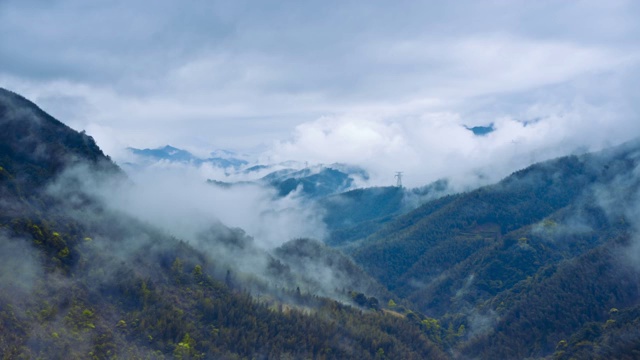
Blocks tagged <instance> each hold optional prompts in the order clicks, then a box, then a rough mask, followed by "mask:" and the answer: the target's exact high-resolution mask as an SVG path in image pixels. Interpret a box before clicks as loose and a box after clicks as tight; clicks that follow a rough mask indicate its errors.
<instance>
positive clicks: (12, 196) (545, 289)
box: [0, 89, 640, 359]
mask: <svg viewBox="0 0 640 360" xmlns="http://www.w3.org/2000/svg"><path fill="white" fill-rule="evenodd" d="M165 150H167V151H170V152H171V151H172V149H165ZM639 165H640V141H634V142H629V143H626V144H623V145H621V146H618V147H615V148H611V149H608V150H604V151H601V152H598V153H591V154H583V155H574V156H567V157H563V158H558V159H555V160H551V161H547V162H543V163H539V164H535V165H533V166H531V167H528V168H526V169H523V170H520V171H517V172H515V173H513V174H512V175H510V176H509V177H507V178H505V179H504V180H502V181H501V182H499V183H497V184H494V185H490V186H485V187H482V188H478V189H476V190H473V191H469V192H466V193H461V194H450V195H445V196H442V195H443V194H445V193H446V192H447V191H449V190H448V188H447V184H446V182H445V181H443V182H437V183H434V184H431V185H429V186H426V187H424V188H422V189H417V190H407V189H402V188H398V187H383V188H369V189H357V190H351V191H347V192H345V193H340V194H334V193H332V192H330V191H327V192H323V191H324V190H323V189H324V187H323V186H324V185H323V184H327V188H332V189H335V188H337V187H340V186H343V185H344V186H348V184H347V183H348V180H347V179H346V178H344V177H343V176H342V175H341V174H349V171H351V170H348V169H334V170H335V171H337V172H339V173H341V174H336V173H333V172H331V171H325V170H327V169H329V168H324V169H320V171H315V170H312V169H306V170H308V171H307V172H304V170H303V171H302V172H299V173H297V171H299V170H292V171H289V172H282V173H274V174H273V176H272V177H271V178H266V179H265V180H264V181H266V182H268V181H270V180H272V181H274V183H275V184H280V185H283V184H285V183H286V182H287V181H288V180H287V179H294V180H295V181H293V182H292V183H291V184H290V185H291V186H289V187H286V186H285V187H284V188H283V189H284V192H283V195H286V194H288V192H287V191H289V192H290V191H295V190H296V189H298V190H297V191H301V190H299V189H301V188H302V187H304V186H305V185H304V184H306V183H305V182H307V181H308V182H313V183H314V184H315V185H316V186H318V187H316V188H311V187H310V188H309V189H315V190H318V192H317V194H320V195H318V197H316V198H315V200H314V201H317V203H316V204H317V206H318V209H319V211H321V212H322V213H321V214H320V215H321V217H322V218H323V219H324V221H325V223H326V225H327V228H328V230H329V233H330V236H329V238H328V240H327V244H323V243H322V242H320V241H317V240H313V239H283V241H282V245H280V246H278V247H277V248H275V249H266V248H264V247H262V246H259V244H257V243H256V240H255V239H253V238H252V237H250V236H248V235H247V234H246V233H245V232H244V231H243V230H242V229H237V228H229V227H227V226H225V225H224V224H221V223H219V222H217V221H214V220H212V221H210V223H207V224H206V226H205V227H204V228H202V229H193V231H191V232H190V233H184V234H182V233H180V232H179V231H178V230H177V229H176V231H175V232H172V233H167V232H166V231H163V230H160V229H158V228H157V227H155V226H154V225H153V224H151V223H146V222H143V221H141V220H139V219H137V218H136V217H134V216H132V215H129V214H128V213H126V212H123V211H121V210H119V209H118V208H115V207H113V206H112V205H111V203H110V202H109V201H108V200H109V198H110V197H112V196H113V195H114V194H115V193H116V192H118V191H122V190H123V189H129V187H131V186H132V180H129V179H127V177H126V176H125V175H124V173H123V172H122V171H121V170H120V169H119V168H118V166H116V165H115V164H114V163H113V162H112V161H111V160H110V159H109V158H108V157H107V156H105V154H103V152H102V151H101V150H100V149H99V148H98V146H97V145H96V143H95V142H94V141H93V139H92V138H91V137H89V136H87V135H86V134H83V133H78V132H76V131H74V130H72V129H70V128H69V127H67V126H65V125H64V124H62V123H61V122H59V121H58V120H56V119H54V118H52V117H51V116H49V115H47V114H46V113H45V112H44V111H42V110H41V109H39V108H38V107H37V106H36V105H35V104H33V103H31V102H29V101H28V100H26V99H24V98H22V97H21V96H19V95H16V94H14V93H12V92H9V91H6V90H2V89H0V195H1V198H0V290H1V291H0V353H2V354H3V358H7V359H13V358H78V359H85V358H93V359H112V358H127V359H156V358H167V359H168V358H182V359H187V358H192V359H197V358H202V359H345V358H347V359H382V358H387V359H446V358H455V359H524V358H546V359H574V358H579V359H583V358H599V359H636V358H639V357H640V335H639V334H638V332H637V328H638V324H639V323H640V250H639V249H640V243H638V236H637V231H638V228H639V225H640V223H639V222H638V216H637V215H638V213H639V212H638V210H640V208H639V207H638V200H639V199H640V192H639V191H640V177H639V175H638V174H639V169H640V168H639V167H638V166H639ZM316 170H317V169H316ZM315 175H318V177H317V178H312V177H313V176H315ZM347 178H348V176H347ZM334 180H335V181H334ZM345 181H346V182H345ZM301 184H302V186H301ZM319 184H320V185H322V186H319ZM280 185H278V186H280ZM283 186H284V185H283ZM336 186H337V187H336ZM347 188H348V187H347ZM315 190H314V191H315ZM313 196H314V195H313V194H311V195H310V197H309V198H313ZM427 200H428V201H427ZM424 201H427V202H426V203H424V204H422V205H420V206H418V205H419V204H420V203H422V202H424ZM416 206H418V207H417V208H415V207H416ZM411 209H414V210H411ZM150 210H152V209H150ZM407 211H408V212H407ZM287 240H289V241H287ZM329 246H334V247H333V248H331V247H329ZM341 250H344V251H348V252H349V255H350V257H349V256H346V255H345V254H344V253H342V252H341Z"/></svg>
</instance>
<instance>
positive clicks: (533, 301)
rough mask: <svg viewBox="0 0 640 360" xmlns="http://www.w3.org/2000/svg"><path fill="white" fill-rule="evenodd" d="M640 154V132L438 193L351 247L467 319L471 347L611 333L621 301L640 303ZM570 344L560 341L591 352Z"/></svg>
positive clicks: (386, 277) (512, 354)
mask: <svg viewBox="0 0 640 360" xmlns="http://www.w3.org/2000/svg"><path fill="white" fill-rule="evenodd" d="M639 154H640V143H639V142H637V141H635V142H630V143H627V144H624V145H621V146H619V147H617V148H613V149H609V150H606V151H602V152H599V153H594V154H586V155H581V156H569V157H564V158H559V159H556V160H551V161H547V162H544V163H540V164H536V165H533V166H531V167H529V168H527V169H524V170H521V171H518V172H516V173H514V174H512V175H511V176H509V177H507V178H505V179H504V180H503V181H501V182H499V183H497V184H495V185H491V186H487V187H483V188H480V189H477V190H475V191H471V192H468V193H463V194H457V195H452V196H446V197H443V198H440V199H437V200H434V201H431V202H429V203H427V204H425V205H423V206H421V207H420V208H418V209H416V210H414V211H413V212H410V213H409V214H407V215H404V216H401V217H399V218H398V219H396V220H394V221H392V222H390V223H389V224H388V225H387V226H386V227H384V228H383V229H382V230H380V231H379V232H377V233H376V234H373V235H371V236H370V237H369V238H367V239H365V240H362V241H361V242H359V244H360V245H359V247H357V248H355V249H353V254H352V255H353V257H354V259H355V260H356V261H357V262H358V263H359V264H361V265H362V266H363V267H364V268H365V270H366V271H367V272H369V273H370V274H372V275H374V276H375V277H376V278H378V279H379V280H380V281H381V282H382V283H383V284H384V285H386V286H388V287H389V289H390V290H392V291H393V292H395V293H396V294H398V295H399V296H401V297H407V298H408V299H409V300H411V301H412V303H413V304H415V306H416V307H417V309H419V310H420V311H422V312H424V313H426V314H428V315H429V316H433V317H436V318H439V319H441V321H443V322H444V323H449V324H450V325H449V326H452V327H453V328H458V327H459V326H461V325H462V326H464V327H465V328H466V329H467V330H468V333H467V336H466V337H465V338H464V339H462V341H460V342H459V343H458V345H456V346H455V347H456V348H457V350H456V351H460V353H461V354H465V356H469V357H475V356H479V357H480V358H509V359H519V358H526V357H543V356H549V355H552V354H553V353H554V352H555V350H556V346H557V344H558V343H559V342H561V341H568V340H569V339H570V338H574V339H577V338H580V337H581V336H583V335H580V331H583V330H581V329H583V328H584V327H585V326H589V325H588V324H591V323H597V324H600V325H598V326H599V327H600V329H601V330H600V332H598V334H600V333H606V332H607V331H606V328H605V327H603V326H604V325H603V324H604V323H605V322H606V321H607V320H608V319H609V317H610V314H609V312H610V309H612V308H616V309H620V310H621V311H631V309H633V308H634V307H635V306H637V305H638V297H637V295H638V290H639V286H640V282H638V273H637V267H636V261H637V259H636V258H635V257H634V258H633V260H630V259H629V258H628V253H629V252H630V251H631V253H633V252H634V251H635V250H634V249H635V248H636V245H635V241H634V239H635V235H634V234H635V229H636V224H637V219H636V218H635V214H636V202H635V201H636V199H637V198H638V195H640V194H639V193H638V189H639V186H640V179H639V178H638V177H637V175H636V174H637V172H636V171H637V170H636V169H637V167H638V165H639V163H638V161H639V160H638V159H639V157H638V155H639ZM622 309H624V310H622ZM627 309H629V310H627ZM618 326H621V325H620V324H618ZM598 341H601V342H606V341H611V340H610V339H608V338H606V337H598V336H595V335H594V336H593V337H592V338H589V339H588V341H587V343H588V345H589V346H592V347H594V348H595V349H598V348H599V347H598V346H599V344H598ZM638 342H640V338H638V337H636V338H635V340H631V339H628V344H627V345H625V346H626V347H627V348H629V347H633V346H637V344H638ZM587 343H585V344H587ZM562 344H564V342H563V343H562ZM569 344H570V345H571V346H573V347H571V346H570V348H569V349H568V350H563V349H560V350H562V351H564V352H565V354H566V353H569V352H570V351H573V352H574V353H575V352H580V351H579V350H577V349H576V348H575V341H573V342H571V341H570V342H569ZM568 346H569V345H568ZM609 349H610V350H609V351H613V350H611V346H610V345H609ZM619 349H621V350H620V351H622V348H619ZM562 351H560V352H562ZM582 353H584V352H582ZM561 355H562V354H560V353H559V354H558V356H559V357H561V358H562V356H564V355H562V356H561ZM618 355H623V354H618ZM614 357H616V356H614Z"/></svg>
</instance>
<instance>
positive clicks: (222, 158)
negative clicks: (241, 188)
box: [127, 145, 248, 169]
mask: <svg viewBox="0 0 640 360" xmlns="http://www.w3.org/2000/svg"><path fill="white" fill-rule="evenodd" d="M127 150H129V151H130V152H131V153H132V154H134V155H136V156H137V157H139V158H140V159H141V160H142V161H143V163H155V162H158V161H169V162H177V163H185V164H194V165H201V164H204V163H209V164H211V165H213V166H215V167H219V168H223V169H226V168H235V169H237V168H240V167H242V166H244V165H247V164H248V162H247V161H246V160H243V159H240V158H237V157H235V156H236V154H235V153H234V152H231V151H227V150H218V151H215V152H212V153H211V155H212V156H213V157H209V158H206V159H204V158H200V157H197V156H195V155H193V154H192V153H190V152H188V151H186V150H182V149H178V148H175V147H173V146H171V145H166V146H164V147H159V148H155V149H136V148H133V147H129V148H127Z"/></svg>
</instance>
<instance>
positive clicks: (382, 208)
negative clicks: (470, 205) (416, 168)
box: [318, 180, 449, 247]
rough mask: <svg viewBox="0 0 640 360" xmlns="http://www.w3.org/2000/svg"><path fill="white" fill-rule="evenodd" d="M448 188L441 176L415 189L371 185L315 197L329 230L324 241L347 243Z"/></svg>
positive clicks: (443, 192) (333, 243) (346, 244)
mask: <svg viewBox="0 0 640 360" xmlns="http://www.w3.org/2000/svg"><path fill="white" fill-rule="evenodd" d="M448 191H449V190H448V183H447V182H446V181H444V180H441V181H436V182H434V183H432V184H429V185H427V186H424V187H421V188H414V189H406V188H402V187H397V186H387V187H370V188H361V189H355V190H350V191H347V192H344V193H340V194H334V195H332V196H327V197H325V198H323V199H320V200H319V201H318V206H319V208H320V209H321V210H320V211H322V213H323V214H324V218H323V220H324V222H325V224H326V225H327V229H328V230H329V232H330V234H329V236H328V237H327V239H326V242H327V244H329V245H331V246H338V247H340V246H350V243H351V242H354V241H356V240H358V239H361V238H364V237H367V236H368V235H370V234H373V233H375V232H376V231H378V230H380V229H381V228H382V227H383V225H385V224H386V223H388V222H389V221H391V220H393V219H394V218H396V217H398V216H400V215H402V214H404V213H407V212H409V211H411V210H413V209H415V208H416V207H418V206H419V205H420V204H422V203H424V202H426V201H427V200H430V199H434V198H438V197H440V196H442V195H444V194H446V193H447V192H448Z"/></svg>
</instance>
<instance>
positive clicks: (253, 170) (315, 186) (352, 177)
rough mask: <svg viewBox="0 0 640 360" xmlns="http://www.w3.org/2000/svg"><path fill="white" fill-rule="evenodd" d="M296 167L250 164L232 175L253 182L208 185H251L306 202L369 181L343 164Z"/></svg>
mask: <svg viewBox="0 0 640 360" xmlns="http://www.w3.org/2000/svg"><path fill="white" fill-rule="evenodd" d="M292 166H296V167H292ZM299 166H300V164H298V163H294V162H285V163H279V164H271V165H254V166H251V167H249V168H246V169H243V170H241V171H239V172H238V173H237V174H236V175H238V174H239V175H241V177H242V178H252V179H253V180H244V181H236V182H227V181H220V180H213V179H210V180H208V182H209V183H210V184H212V185H217V186H220V187H223V188H229V187H233V186H235V185H247V184H253V185H258V186H264V187H266V188H270V189H273V190H275V191H276V196H278V197H286V196H288V195H290V194H295V195H296V196H298V197H301V198H304V199H306V200H318V199H322V198H324V197H327V196H330V195H334V194H338V193H342V192H344V191H348V190H349V189H351V188H352V187H353V186H354V185H355V184H356V183H357V182H358V181H362V180H367V179H368V178H369V175H368V174H367V172H366V171H364V170H363V169H361V168H359V167H355V166H348V165H344V164H331V165H322V164H321V165H315V166H308V167H304V168H302V169H300V168H298V167H299ZM263 174H264V175H263Z"/></svg>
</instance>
